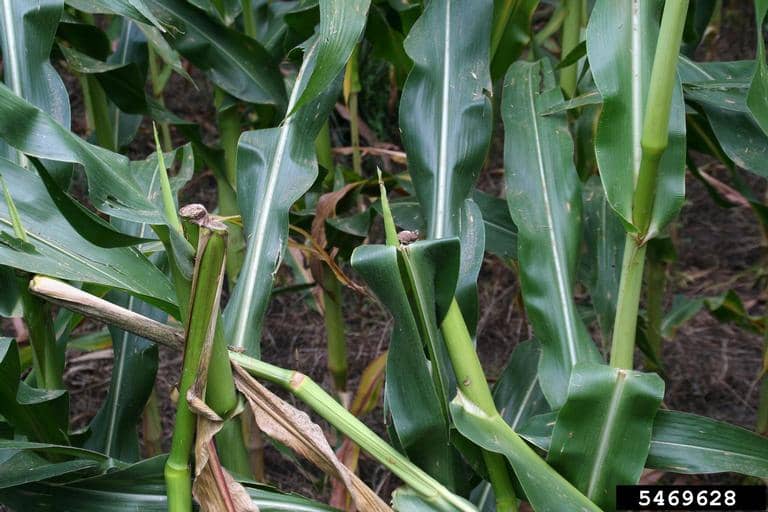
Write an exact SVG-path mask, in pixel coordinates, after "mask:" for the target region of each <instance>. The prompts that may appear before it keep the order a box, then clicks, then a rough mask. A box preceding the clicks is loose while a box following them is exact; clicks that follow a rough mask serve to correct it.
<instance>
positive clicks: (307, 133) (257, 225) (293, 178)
mask: <svg viewBox="0 0 768 512" xmlns="http://www.w3.org/2000/svg"><path fill="white" fill-rule="evenodd" d="M316 57H317V42H316V40H315V41H313V42H312V43H311V44H310V45H309V46H308V48H307V49H306V52H305V55H304V63H303V64H302V66H301V68H300V69H299V73H298V76H297V77H296V83H295V85H294V88H293V92H292V93H291V100H290V102H289V108H288V110H289V111H290V110H292V109H293V105H294V104H295V102H296V100H297V99H298V98H299V96H300V93H301V91H302V90H303V89H304V87H305V86H306V84H307V81H308V80H309V77H310V76H311V74H312V70H313V68H314V66H315V65H316V63H317V59H316ZM340 85H341V83H340V81H337V82H335V83H334V84H333V86H332V87H330V88H329V89H328V90H326V91H325V92H324V93H323V94H322V95H320V96H318V97H317V98H315V99H314V100H313V101H312V102H310V103H307V104H306V105H304V106H303V107H301V108H300V109H298V110H297V111H296V112H295V113H294V114H292V115H291V116H290V117H288V118H287V119H285V120H284V121H283V122H282V123H281V124H280V126H278V127H277V128H268V129H264V130H256V131H250V132H245V133H244V134H243V135H242V136H241V137H240V142H239V144H238V155H237V165H238V180H237V188H238V193H237V197H238V204H239V206H240V211H241V212H242V214H243V223H244V227H245V230H244V231H245V233H246V237H247V238H246V239H247V240H248V246H247V249H246V256H245V262H244V264H243V268H242V270H241V271H240V275H239V277H238V282H237V285H236V286H235V288H234V291H233V293H232V296H231V298H230V301H229V304H228V305H227V309H226V311H225V314H224V330H225V332H226V335H227V339H228V340H229V343H230V344H231V345H232V346H235V347H243V348H246V349H247V351H248V353H249V354H251V355H258V354H259V350H260V349H259V341H260V340H259V337H260V333H261V323H262V319H263V316H264V312H265V311H266V308H267V303H268V301H269V297H270V294H271V291H272V284H273V280H274V273H275V271H276V270H277V265H278V262H279V260H280V256H281V254H282V253H283V251H284V249H285V242H286V238H287V235H288V209H289V208H290V207H291V206H292V205H293V203H295V202H296V201H297V200H298V199H299V198H300V197H301V196H302V195H303V194H304V193H305V192H306V191H307V190H308V189H309V188H310V187H311V186H312V184H313V183H314V181H315V177H316V176H317V160H316V157H315V143H314V141H315V138H316V136H317V134H318V133H319V131H320V128H321V127H322V125H323V123H324V122H325V120H326V118H327V117H328V114H330V111H331V109H332V108H333V104H334V102H335V100H336V97H337V96H338V92H339V86H340Z"/></svg>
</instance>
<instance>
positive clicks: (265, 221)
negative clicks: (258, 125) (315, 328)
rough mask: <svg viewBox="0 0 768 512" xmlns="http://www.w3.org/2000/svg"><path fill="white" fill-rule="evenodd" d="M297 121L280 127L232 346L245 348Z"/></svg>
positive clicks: (293, 97) (298, 78) (290, 103)
mask: <svg viewBox="0 0 768 512" xmlns="http://www.w3.org/2000/svg"><path fill="white" fill-rule="evenodd" d="M316 48H317V42H315V44H313V45H312V47H311V48H310V49H309V51H308V52H307V53H306V55H305V57H304V58H305V61H304V65H302V67H301V69H299V73H298V74H297V75H296V80H295V81H294V86H293V90H292V91H291V97H290V99H289V101H288V110H287V111H288V112H291V111H292V110H293V105H294V104H295V103H296V100H297V99H298V98H299V93H300V92H301V90H302V89H303V87H302V79H303V78H304V73H306V71H307V69H308V68H309V66H308V65H307V64H308V63H309V59H311V58H312V56H313V54H314V52H315V50H316ZM295 119H296V115H295V114H293V115H291V116H290V117H288V119H286V120H285V121H284V122H283V124H282V125H281V126H280V128H279V136H278V140H277V147H276V149H275V155H274V156H273V157H272V162H271V164H270V166H269V178H268V179H267V188H266V190H265V193H264V195H263V196H262V197H263V200H264V202H263V203H262V204H261V205H260V207H259V213H258V217H257V219H256V220H257V222H256V230H255V232H254V233H253V236H252V237H251V240H253V241H254V245H253V253H252V254H254V257H253V259H252V260H248V261H247V263H246V264H247V268H246V269H245V270H247V272H246V275H245V276H244V277H245V279H244V281H243V286H244V287H245V290H246V292H245V293H244V294H243V300H242V302H240V303H239V304H238V305H239V306H240V307H239V308H238V311H237V312H236V313H237V314H236V315H235V318H236V321H235V327H234V330H233V332H232V344H233V345H234V346H236V347H242V346H244V345H245V337H246V335H247V333H246V329H247V326H248V323H249V320H250V316H251V314H250V310H251V304H253V299H254V293H253V288H254V287H255V285H256V277H257V274H258V271H259V267H260V266H261V258H262V255H263V248H264V243H265V238H266V237H265V234H266V231H267V227H268V225H269V219H270V212H271V211H272V203H273V201H274V198H275V190H276V188H277V183H278V181H279V174H280V173H279V171H280V167H281V166H282V162H283V157H284V154H285V148H286V145H287V144H288V137H289V135H290V133H291V128H292V127H293V121H294V120H295ZM249 252H250V251H249ZM246 257H247V255H246Z"/></svg>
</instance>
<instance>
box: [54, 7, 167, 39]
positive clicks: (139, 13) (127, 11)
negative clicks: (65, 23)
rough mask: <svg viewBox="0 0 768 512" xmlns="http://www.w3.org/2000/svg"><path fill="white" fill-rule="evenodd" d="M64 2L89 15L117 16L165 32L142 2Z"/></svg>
mask: <svg viewBox="0 0 768 512" xmlns="http://www.w3.org/2000/svg"><path fill="white" fill-rule="evenodd" d="M65 2H66V3H67V5H71V6H72V7H74V8H75V9H77V10H79V11H83V12H87V13H90V14H118V15H120V16H124V17H126V18H131V19H133V20H136V21H139V22H141V23H146V24H148V25H154V26H155V27H156V28H158V29H159V30H161V31H163V32H165V30H166V29H165V27H164V26H163V24H162V23H160V20H158V19H157V18H156V17H155V15H154V14H153V13H152V11H151V10H150V9H149V7H148V6H147V4H146V3H145V2H144V0H65ZM170 28H175V27H170Z"/></svg>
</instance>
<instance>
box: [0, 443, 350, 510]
mask: <svg viewBox="0 0 768 512" xmlns="http://www.w3.org/2000/svg"><path fill="white" fill-rule="evenodd" d="M165 459H166V456H165V455H161V456H158V457H153V458H151V459H146V460H143V461H141V462H138V463H136V464H132V465H125V464H122V463H120V464H118V469H117V470H113V471H110V472H106V473H104V474H100V475H97V476H92V477H90V478H82V479H79V480H78V481H75V482H69V483H66V484H60V483H54V482H37V483H32V484H28V485H21V486H17V487H12V488H7V489H2V490H0V502H2V503H3V504H4V505H8V506H10V507H12V508H14V509H17V510H25V509H26V508H27V507H28V506H29V504H30V503H35V506H36V507H38V508H40V509H42V510H82V511H84V512H90V511H94V512H96V511H98V512H128V511H136V510H141V511H146V512H165V511H166V510H168V502H167V499H166V495H165V483H164V480H163V465H164V464H165ZM76 460H77V459H76ZM80 460H82V459H80ZM246 490H247V492H248V494H249V495H250V497H251V500H252V502H253V504H254V505H256V506H257V507H258V508H259V510H260V512H281V511H285V510H291V511H296V512H331V511H333V510H335V509H332V508H330V507H328V506H326V505H323V504H321V503H317V502H314V501H311V500H308V499H305V498H302V497H300V496H295V495H290V494H282V493H279V492H277V491H274V490H271V489H269V488H268V489H261V488H255V487H246Z"/></svg>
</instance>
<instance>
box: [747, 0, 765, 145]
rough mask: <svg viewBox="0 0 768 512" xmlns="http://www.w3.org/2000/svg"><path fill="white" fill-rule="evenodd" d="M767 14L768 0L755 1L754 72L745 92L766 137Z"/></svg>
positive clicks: (750, 107)
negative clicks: (765, 33)
mask: <svg viewBox="0 0 768 512" xmlns="http://www.w3.org/2000/svg"><path fill="white" fill-rule="evenodd" d="M766 13H768V0H755V25H756V31H757V43H756V45H757V54H756V55H755V72H754V75H753V76H752V83H751V84H750V86H749V92H747V106H748V107H749V110H750V112H751V113H752V116H753V117H754V118H755V121H756V122H757V124H758V125H759V126H760V128H762V130H763V133H764V134H765V135H768V64H766V63H765V37H764V32H763V22H764V21H765V15H766Z"/></svg>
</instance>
